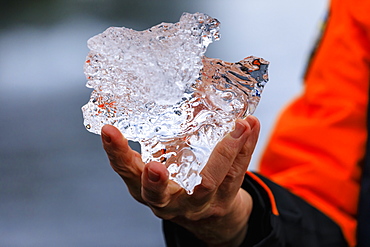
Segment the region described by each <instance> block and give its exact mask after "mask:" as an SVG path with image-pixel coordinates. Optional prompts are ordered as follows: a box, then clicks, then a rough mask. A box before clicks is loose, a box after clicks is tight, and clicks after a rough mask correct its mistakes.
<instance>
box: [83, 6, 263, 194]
mask: <svg viewBox="0 0 370 247" xmlns="http://www.w3.org/2000/svg"><path fill="white" fill-rule="evenodd" d="M219 26H220V23H219V21H218V20H216V19H214V18H212V17H210V16H208V15H206V14H202V13H195V14H189V13H184V14H183V15H182V16H181V19H180V21H179V22H177V23H174V24H172V23H161V24H159V25H156V26H154V27H152V28H150V29H147V30H144V31H135V30H132V29H128V28H125V27H111V28H108V29H107V30H106V31H104V32H103V33H101V34H98V35H96V36H94V37H92V38H90V39H89V40H88V47H89V49H90V52H89V53H88V55H87V58H86V62H85V66H84V72H85V75H86V77H87V79H88V81H87V84H86V86H87V87H89V88H93V89H94V90H93V92H92V93H91V98H90V100H89V102H88V103H87V104H86V105H84V106H83V107H82V111H83V117H84V125H85V127H86V129H87V130H89V131H90V132H93V133H95V134H100V133H101V128H102V127H103V125H105V124H110V125H113V126H115V127H117V128H118V129H119V130H120V131H121V132H122V133H123V135H124V136H125V137H126V138H127V139H129V140H132V141H137V142H139V143H140V144H141V153H142V159H143V161H144V162H149V161H159V162H162V163H163V164H165V165H166V167H167V169H168V171H169V174H170V175H169V176H170V179H172V180H174V181H175V182H177V183H178V184H179V185H180V186H181V187H183V188H184V189H185V190H186V191H187V193H188V194H192V193H193V190H194V187H195V186H196V185H198V184H200V183H201V179H202V178H201V175H200V172H201V171H202V169H203V168H204V166H205V165H206V163H207V160H208V157H209V156H210V154H211V152H212V150H213V148H214V147H215V145H216V144H217V143H218V142H219V141H220V140H221V139H222V138H223V137H224V136H225V135H226V134H227V133H228V132H230V131H231V130H232V129H233V127H234V122H235V119H237V118H243V117H246V116H247V115H249V114H252V113H253V112H254V110H255V108H256V107H257V104H258V102H259V100H260V96H261V93H262V90H263V88H264V86H265V84H266V82H267V81H268V74H267V68H268V64H269V62H267V61H265V60H264V59H262V58H258V57H253V56H250V57H247V58H245V59H243V60H241V61H239V62H236V63H229V62H224V61H222V60H219V59H213V58H207V57H205V56H204V53H205V51H206V49H207V47H208V45H209V44H210V43H212V42H213V41H215V40H218V39H219Z"/></svg>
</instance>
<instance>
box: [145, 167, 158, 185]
mask: <svg viewBox="0 0 370 247" xmlns="http://www.w3.org/2000/svg"><path fill="white" fill-rule="evenodd" d="M148 178H149V180H150V181H152V182H154V183H156V182H158V181H159V179H160V176H159V174H158V173H156V172H153V171H152V170H150V168H148Z"/></svg>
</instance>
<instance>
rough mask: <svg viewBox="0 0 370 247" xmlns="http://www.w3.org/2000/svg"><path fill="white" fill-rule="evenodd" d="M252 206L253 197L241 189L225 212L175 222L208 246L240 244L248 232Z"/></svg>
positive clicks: (224, 246) (223, 246)
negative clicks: (199, 218)
mask: <svg viewBox="0 0 370 247" xmlns="http://www.w3.org/2000/svg"><path fill="white" fill-rule="evenodd" d="M252 206H253V202H252V197H251V196H250V195H249V193H247V192H246V191H245V190H243V189H240V190H239V191H238V193H237V195H236V197H235V199H234V201H233V202H232V203H231V204H230V206H229V207H228V208H227V210H226V211H225V213H224V214H222V215H213V216H211V217H208V218H204V219H201V220H198V221H193V222H189V221H187V220H185V221H180V222H175V223H177V224H179V225H182V226H183V227H185V228H186V229H187V230H188V231H190V232H192V233H193V234H194V235H195V236H196V237H197V238H198V239H200V240H202V241H203V242H205V243H206V244H207V245H208V246H212V247H218V246H222V247H234V246H239V245H240V244H241V243H242V242H243V241H244V238H245V236H246V233H247V224H248V220H249V216H250V214H251V212H252Z"/></svg>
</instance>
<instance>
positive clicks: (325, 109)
mask: <svg viewBox="0 0 370 247" xmlns="http://www.w3.org/2000/svg"><path fill="white" fill-rule="evenodd" d="M369 13H370V1H365V0H359V1H355V2H353V1H351V0H334V1H332V2H331V5H330V13H329V20H328V23H327V29H326V31H325V32H324V36H323V39H322V41H321V44H320V46H319V47H318V50H317V53H316V55H315V56H314V58H313V60H312V62H311V66H310V68H309V70H308V71H307V76H306V78H305V88H304V92H303V93H302V95H301V96H299V97H298V98H297V99H296V100H295V101H294V102H292V104H290V105H289V106H288V107H287V108H286V109H285V110H284V111H283V112H282V114H281V116H280V118H279V120H278V123H277V126H276V128H275V129H274V131H273V132H272V135H271V139H270V142H269V143H268V145H267V147H266V151H265V153H264V155H263V156H262V159H261V164H260V172H261V174H263V175H265V176H266V177H268V178H269V179H271V180H272V181H274V182H276V183H278V184H280V185H282V186H284V187H286V188H288V189H289V190H291V191H292V192H293V193H295V194H297V195H299V196H300V197H302V198H303V199H305V200H306V201H308V202H309V203H310V204H312V205H314V206H315V207H317V208H318V209H319V210H321V211H322V212H324V213H325V214H326V215H328V216H329V217H331V218H332V219H333V220H334V221H335V222H336V223H337V224H339V226H340V227H341V228H342V230H343V233H344V235H345V237H346V239H347V241H348V242H349V244H350V246H354V245H355V243H356V239H355V231H356V219H355V217H356V209H357V202H358V193H359V179H360V173H361V169H360V165H361V160H362V159H363V157H364V154H365V144H366V140H367V125H366V113H367V104H368V84H369V60H370V38H369V37H370V17H369Z"/></svg>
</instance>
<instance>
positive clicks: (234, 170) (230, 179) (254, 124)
mask: <svg viewBox="0 0 370 247" xmlns="http://www.w3.org/2000/svg"><path fill="white" fill-rule="evenodd" d="M244 121H247V122H248V125H249V127H250V132H249V133H248V135H247V139H246V141H245V143H244V145H243V146H242V148H241V149H240V151H239V152H238V154H237V155H236V157H235V159H234V162H233V164H232V165H231V167H230V170H229V171H228V173H227V175H226V177H225V179H224V181H223V182H222V184H221V186H220V187H219V188H218V194H219V196H220V197H222V198H225V197H229V196H232V194H231V193H230V191H236V190H237V189H238V188H239V187H240V186H241V184H242V182H243V178H244V174H245V172H246V171H247V169H248V166H249V163H250V160H251V158H252V154H253V151H254V149H255V146H256V143H257V140H258V135H259V131H260V124H259V121H258V119H257V118H255V117H253V116H249V117H248V118H246V120H244Z"/></svg>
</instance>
